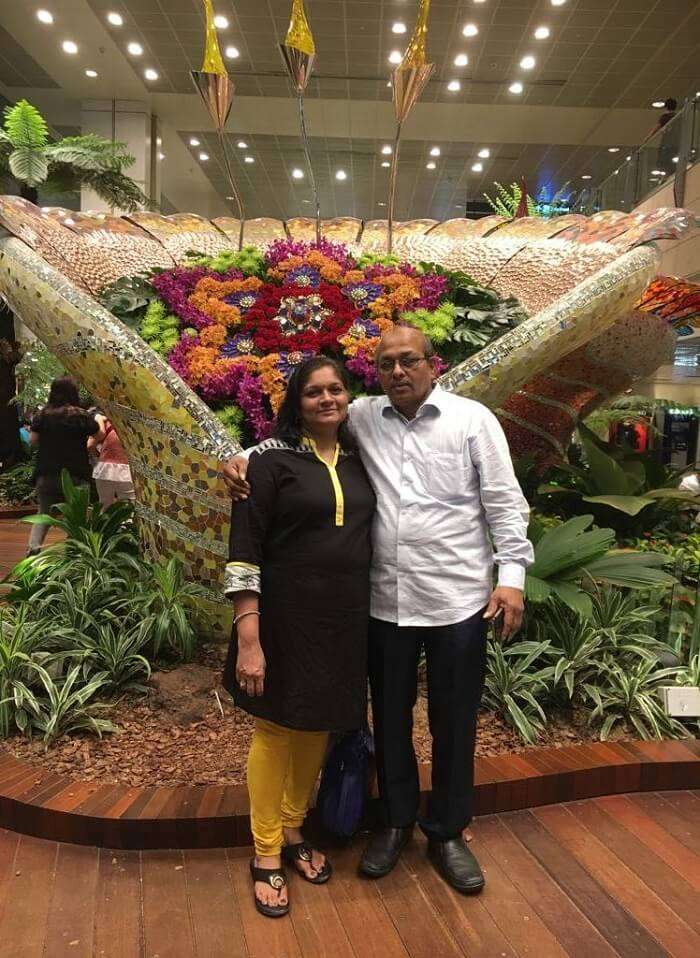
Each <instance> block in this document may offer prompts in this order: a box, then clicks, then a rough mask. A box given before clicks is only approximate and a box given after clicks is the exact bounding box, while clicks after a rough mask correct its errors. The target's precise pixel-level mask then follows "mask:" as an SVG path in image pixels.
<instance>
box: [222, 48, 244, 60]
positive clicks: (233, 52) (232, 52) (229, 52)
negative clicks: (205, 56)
mask: <svg viewBox="0 0 700 958" xmlns="http://www.w3.org/2000/svg"><path fill="white" fill-rule="evenodd" d="M224 53H225V54H226V56H227V57H228V58H229V60H235V59H236V58H237V57H239V56H240V55H241V51H240V50H239V49H238V47H233V46H231V47H226V49H225V50H224Z"/></svg>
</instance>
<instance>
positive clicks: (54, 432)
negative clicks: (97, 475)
mask: <svg viewBox="0 0 700 958" xmlns="http://www.w3.org/2000/svg"><path fill="white" fill-rule="evenodd" d="M98 428H99V427H98V425H97V422H96V421H95V417H94V416H91V415H90V414H89V413H87V412H86V411H85V410H84V409H83V408H82V407H81V405H80V397H79V396H78V387H77V385H76V383H75V382H74V380H72V379H70V377H68V376H65V377H63V378H62V379H54V381H53V382H52V383H51V389H50V391H49V401H48V403H47V404H46V406H44V408H43V409H42V410H41V412H40V413H38V415H36V416H35V417H34V419H33V420H32V424H31V429H30V432H29V441H30V443H31V444H32V445H35V446H38V447H39V449H38V453H37V460H36V468H35V470H34V482H35V487H36V496H37V501H38V503H39V514H41V515H48V514H49V513H50V511H51V509H52V508H53V506H55V505H56V503H57V502H62V501H63V490H62V489H61V472H62V471H63V470H64V469H67V470H68V472H69V473H70V477H71V479H72V480H73V482H75V483H78V484H82V483H86V482H89V481H90V462H89V459H88V451H87V441H88V438H89V437H90V436H94V435H95V433H96V432H97V430H98ZM48 528H49V527H48V526H47V525H44V524H42V523H37V524H36V525H32V531H31V534H30V536H29V547H28V549H27V555H36V554H37V553H38V552H39V550H40V548H41V544H42V543H43V541H44V539H45V538H46V533H47V531H48Z"/></svg>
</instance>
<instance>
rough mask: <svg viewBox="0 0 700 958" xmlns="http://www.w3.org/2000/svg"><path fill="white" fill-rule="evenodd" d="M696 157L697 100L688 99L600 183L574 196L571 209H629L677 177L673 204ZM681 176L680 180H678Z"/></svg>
mask: <svg viewBox="0 0 700 958" xmlns="http://www.w3.org/2000/svg"><path fill="white" fill-rule="evenodd" d="M699 159H700V99H698V98H696V99H694V100H689V101H688V102H687V103H686V104H685V105H684V106H683V108H682V109H681V110H680V111H679V112H678V113H677V114H676V116H674V117H673V119H672V120H669V122H668V123H667V124H666V125H665V126H663V127H662V128H661V129H660V130H658V131H657V132H656V133H654V135H653V136H651V137H649V139H648V140H646V141H645V142H644V143H643V144H642V145H641V146H640V147H638V148H637V149H636V150H634V151H633V152H631V153H629V154H628V155H627V156H626V157H625V158H624V159H623V161H622V162H621V163H620V165H619V166H618V168H617V169H616V170H615V171H614V172H613V173H611V174H610V176H608V177H607V178H606V179H605V180H603V182H602V183H600V184H599V185H598V186H596V187H594V188H593V189H587V190H585V191H584V192H583V193H581V194H580V196H579V197H578V200H577V203H576V206H575V211H576V212H578V213H586V214H587V215H590V214H591V213H597V212H598V211H599V210H623V211H625V212H628V213H629V212H631V211H632V210H633V209H634V208H635V207H636V206H638V205H639V204H640V203H641V202H642V201H643V200H645V199H646V198H647V197H648V196H650V195H651V194H652V193H654V192H655V191H656V190H657V189H658V188H659V187H660V186H661V185H663V184H664V183H666V182H667V181H669V180H671V179H675V178H676V174H677V173H678V171H679V170H681V175H680V176H679V177H678V180H679V182H678V183H677V187H681V188H680V189H678V188H677V189H676V191H675V192H676V196H675V203H676V204H677V205H679V206H681V205H682V203H683V195H682V193H683V191H682V185H683V183H684V180H685V170H686V169H687V167H688V166H689V165H690V164H692V163H697V161H698V160H699ZM681 176H682V182H681Z"/></svg>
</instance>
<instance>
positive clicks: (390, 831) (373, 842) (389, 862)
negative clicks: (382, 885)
mask: <svg viewBox="0 0 700 958" xmlns="http://www.w3.org/2000/svg"><path fill="white" fill-rule="evenodd" d="M412 834H413V825H407V826H406V827H405V828H382V829H381V831H378V832H376V834H374V835H373V836H372V838H370V840H369V843H368V845H367V847H366V848H365V850H364V852H363V854H362V858H361V859H360V874H362V875H365V876H366V877H367V878H382V877H383V876H384V875H388V874H389V872H390V871H391V869H392V868H393V867H394V865H395V864H396V863H397V861H398V860H399V856H400V855H401V851H402V849H403V848H404V847H405V846H406V845H407V844H408V842H409V839H410V838H411V835H412Z"/></svg>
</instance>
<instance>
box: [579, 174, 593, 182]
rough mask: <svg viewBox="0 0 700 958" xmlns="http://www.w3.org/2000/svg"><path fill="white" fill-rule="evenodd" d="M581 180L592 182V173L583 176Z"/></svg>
mask: <svg viewBox="0 0 700 958" xmlns="http://www.w3.org/2000/svg"><path fill="white" fill-rule="evenodd" d="M581 179H582V180H590V179H592V177H591V174H590V173H584V174H583V176H582V177H581Z"/></svg>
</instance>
